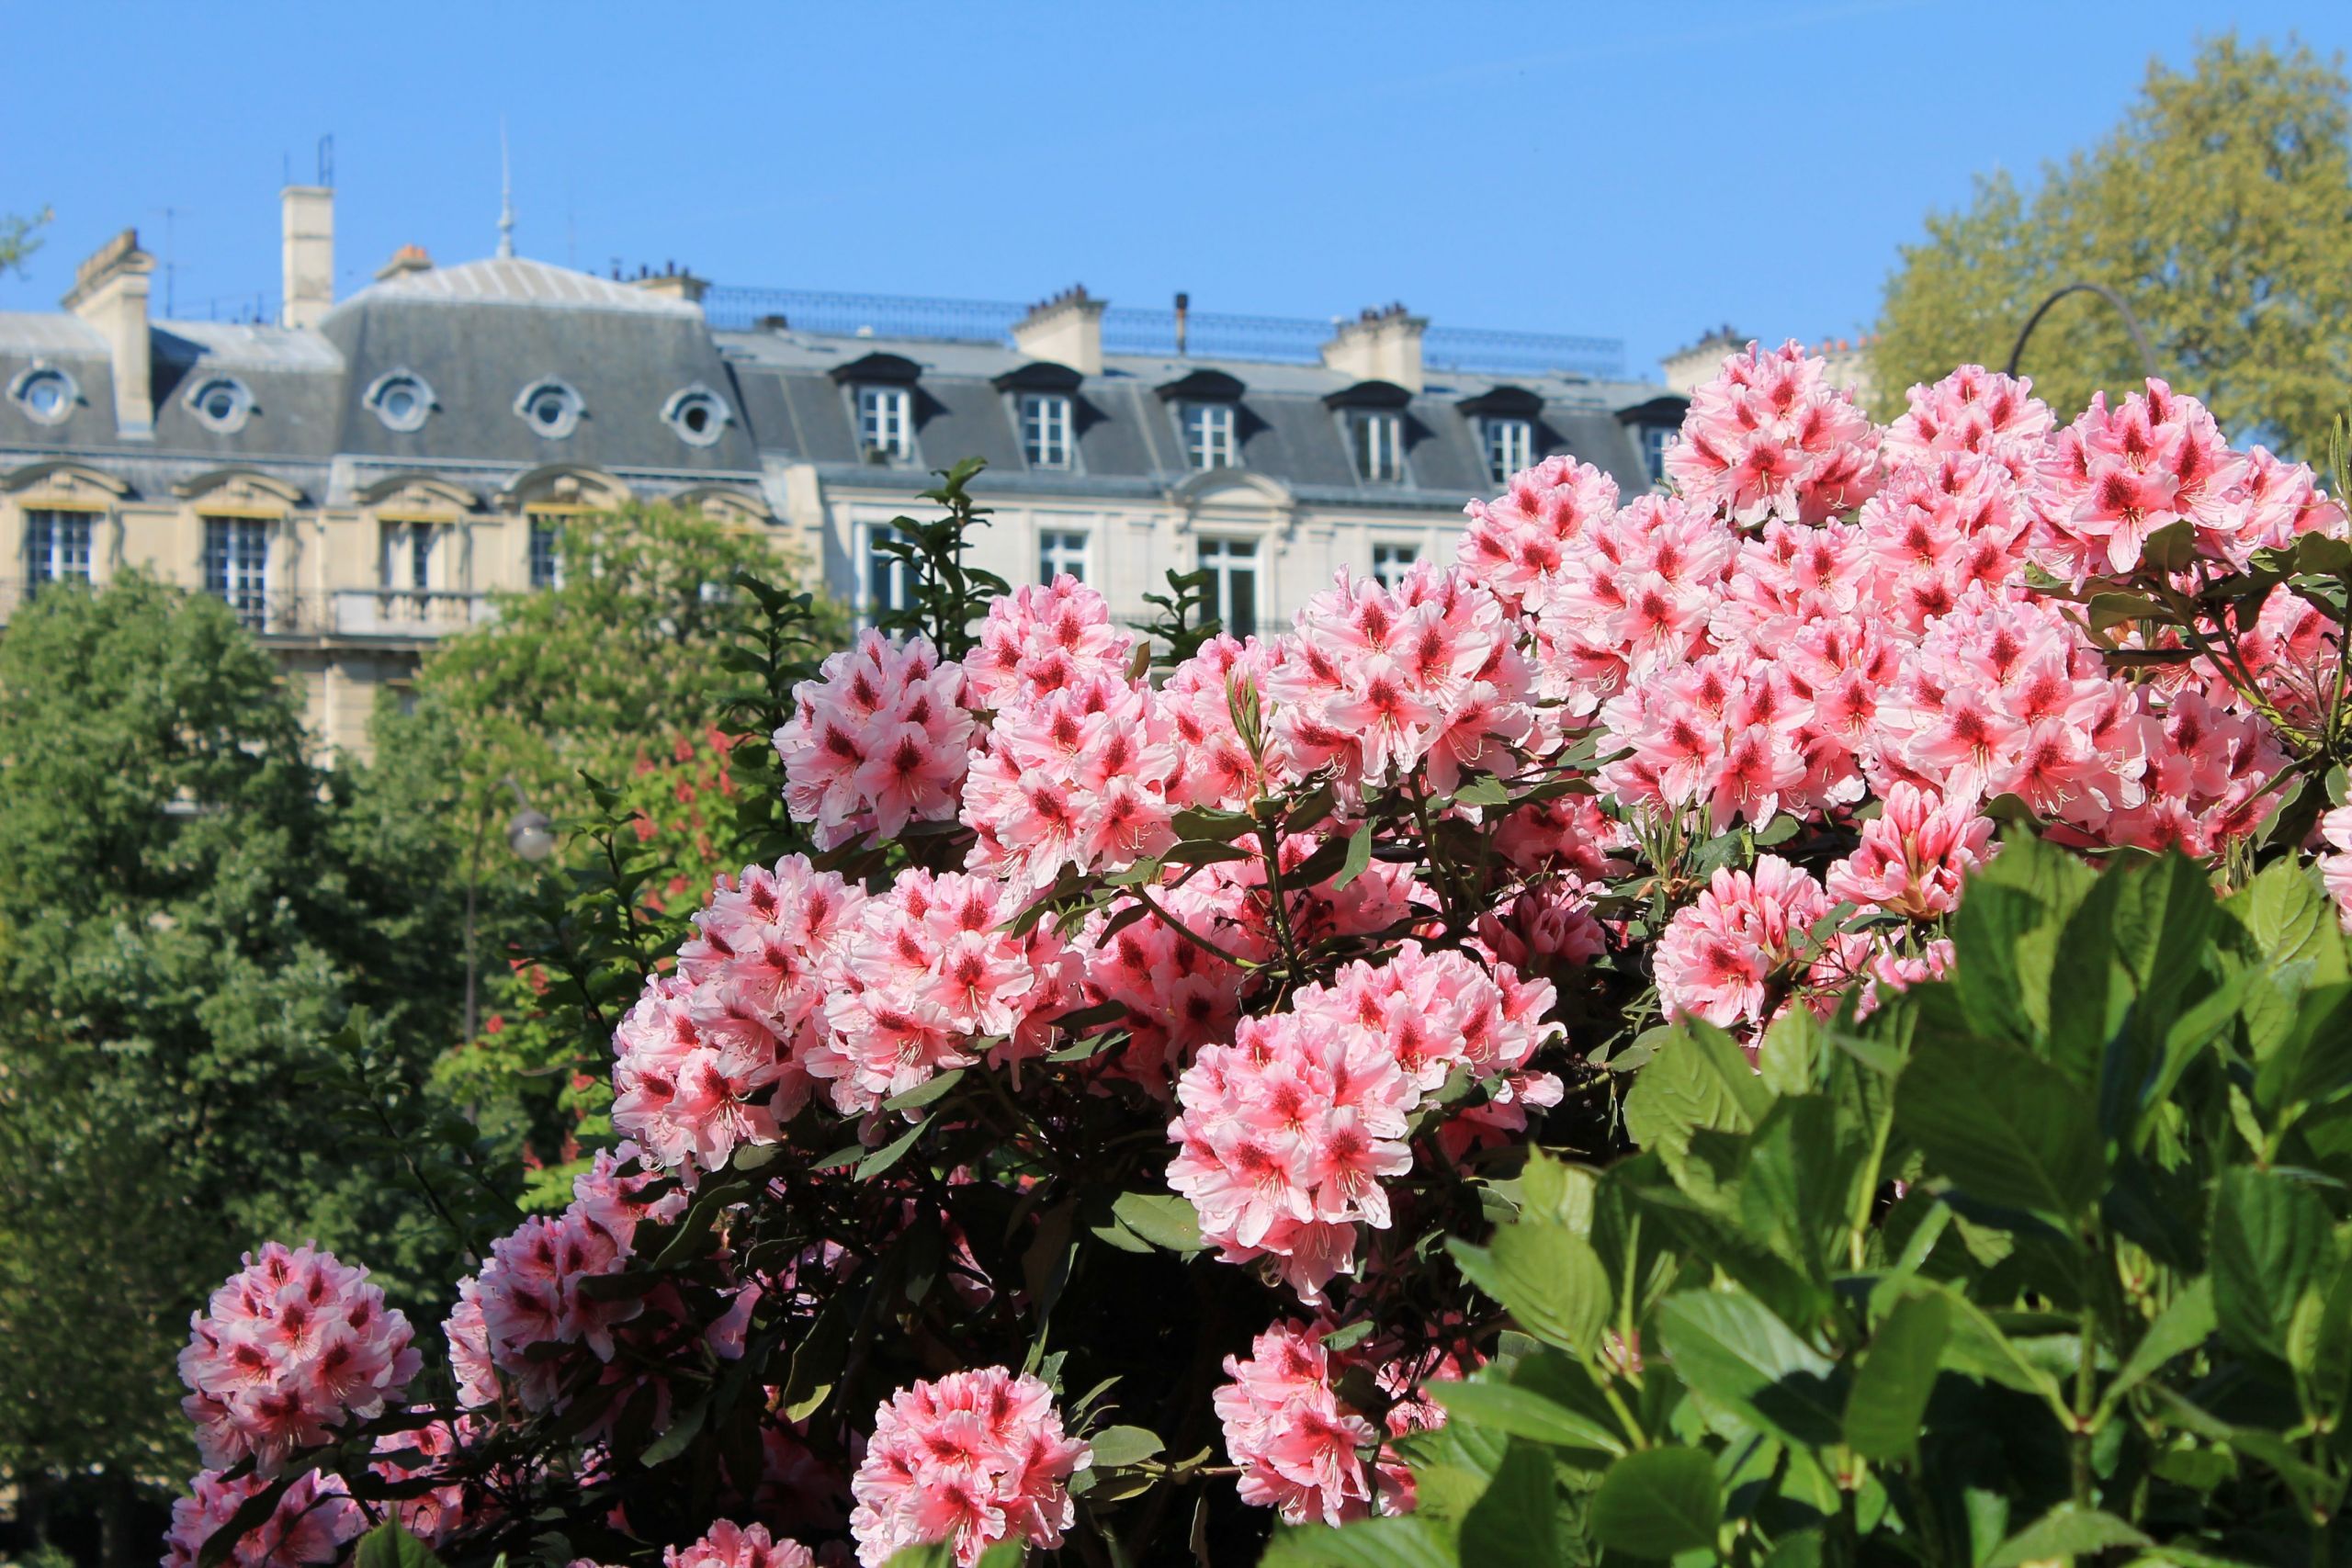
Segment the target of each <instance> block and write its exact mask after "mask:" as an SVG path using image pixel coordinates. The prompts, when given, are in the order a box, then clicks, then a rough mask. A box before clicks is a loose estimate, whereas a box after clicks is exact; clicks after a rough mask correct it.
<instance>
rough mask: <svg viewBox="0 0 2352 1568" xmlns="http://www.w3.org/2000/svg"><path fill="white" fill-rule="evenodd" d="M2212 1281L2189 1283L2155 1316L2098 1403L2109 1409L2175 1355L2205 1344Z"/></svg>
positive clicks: (2209, 1325)
mask: <svg viewBox="0 0 2352 1568" xmlns="http://www.w3.org/2000/svg"><path fill="white" fill-rule="evenodd" d="M2213 1322H2214V1319H2213V1282H2212V1280H2211V1279H2199V1280H2195V1281H2193V1282H2191V1283H2190V1284H2189V1285H2188V1288H2187V1289H2185V1290H2183V1291H2182V1292H2180V1294H2178V1295H2177V1296H2175V1297H2174V1298H2173V1299H2172V1304H2171V1305H2169V1306H2167V1307H2165V1310H2164V1311H2163V1312H2161V1313H2159V1314H2156V1320H2155V1322H2154V1323H2152V1324H2150V1325H2148V1331H2147V1332H2146V1333H2145V1334H2143V1335H2141V1336H2140V1343H2139V1344H2137V1345H2135V1346H2133V1347H2132V1348H2131V1355H2130V1357H2128V1358H2127V1359H2125V1360H2124V1363H2123V1364H2122V1365H2121V1366H2120V1367H2118V1368H2117V1369H2116V1371H2115V1379H2114V1381H2113V1382H2109V1384H2108V1385H2107V1392H2106V1393H2104V1394H2103V1395H2101V1396H2100V1399H2099V1404H2101V1406H2102V1407H2104V1408H2107V1409H2110V1410H2111V1409H2113V1408H2114V1407H2115V1406H2116V1405H2117V1404H2120V1403H2121V1402H2122V1400H2123V1396H2124V1395H2125V1394H2128V1393H2131V1391H2132V1390H2133V1389H2135V1388H2137V1387H2139V1386H2140V1385H2141V1384H2142V1383H2143V1382H2147V1380H2148V1379H2150V1378H2152V1377H2154V1375H2155V1374H2156V1373H2158V1372H2160V1371H2163V1370H2164V1368H2165V1363H2167V1362H2169V1361H2170V1360H2172V1359H2173V1358H2175V1357H2176V1356H2185V1355H2187V1354H2188V1352H2189V1351H2191V1350H2194V1349H2195V1348H2197V1347H2198V1346H2199V1345H2202V1344H2203V1343H2205V1337H2206V1336H2207V1335H2210V1334H2211V1333H2212V1332H2213Z"/></svg>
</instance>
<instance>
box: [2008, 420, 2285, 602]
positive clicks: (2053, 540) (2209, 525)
mask: <svg viewBox="0 0 2352 1568" xmlns="http://www.w3.org/2000/svg"><path fill="white" fill-rule="evenodd" d="M2245 467H2246V459H2245V458H2244V457H2240V456H2239V455H2238V454H2237V453H2235V452H2233V451H2232V450H2230V444H2229V442H2228V440H2227V439H2226V438H2224V437H2223V436H2222V431H2221V427H2220V426H2219V425H2217V424H2215V423H2213V416H2212V415H2211V414H2210V413H2208V412H2205V405H2204V404H2202V403H2200V402H2199V401H2198V400H2196V399H2195V398H2185V397H2182V396H2180V395H2179V394H2177V393H2176V392H2175V391H2174V390H2173V389H2171V388H2170V387H2168V386H2166V385H2165V383H2163V382H2162V381H2158V380H2155V379H2154V378H2151V379H2150V380H2149V382H2148V389H2147V392H2146V394H2145V395H2144V396H2143V395H2142V394H2140V393H2138V392H2134V393H2132V394H2131V396H2129V397H2127V398H2125V399H2124V400H2123V401H2122V402H2121V403H2120V404H2119V405H2118V406H2117V407H2115V408H2113V409H2109V407H2108V406H2107V394H2106V393H2104V392H2094V393H2092V394H2091V406H2090V407H2089V408H2088V409H2086V410H2085V411H2084V412H2083V415H2082V417H2081V418H2080V419H2077V420H2076V421H2075V423H2073V424H2071V425H2068V426H2067V427H2066V428H2065V429H2064V430H2062V431H2060V432H2058V434H2056V435H2055V436H2054V437H2052V440H2051V443H2050V445H2049V446H2048V448H2047V449H2046V450H2045V452H2044V454H2043V457H2042V463H2041V471H2042V477H2043V479H2045V481H2046V482H2047V484H2048V485H2049V488H2050V491H2051V493H2052V505H2051V508H2050V511H2049V513H2048V515H2047V517H2046V519H2045V527H2044V529H2043V531H2042V534H2041V539H2040V547H2041V555H2042V558H2043V561H2044V564H2045V565H2047V566H2048V567H2049V568H2050V569H2051V570H2052V571H2055V572H2057V573H2059V574H2060V575H2061V576H2068V577H2072V578H2074V579H2075V581H2081V580H2082V579H2084V578H2086V577H2088V576H2092V575H2095V574H2098V573H2101V572H2106V571H2109V570H2113V571H2117V572H2124V571H2129V570H2131V569H2132V568H2133V567H2135V566H2137V565H2139V564H2140V553H2141V549H2142V547H2143V546H2144V545H2145V544H2146V543H2147V540H2148V536H2149V535H2151V534H2154V533H2155V532H2156V531H2157V530H2158V529H2160V528H2165V527H2169V526H2170V525H2173V524H2175V523H2179V522H2184V521H2185V522H2188V523H2190V524H2193V525H2195V526H2196V527H2197V529H2198V531H2199V535H2200V536H2205V537H2200V541H2199V542H2200V546H2201V547H2204V549H2205V550H2206V553H2209V554H2213V555H2226V554H2227V551H2226V550H2225V549H2224V548H2223V547H2222V545H2221V543H2220V541H2221V540H2222V539H2224V538H2231V537H2233V536H2234V532H2235V530H2234V528H2233V518H2232V516H2231V513H2230V508H2229V506H2228V504H2227V502H2228V498H2229V495H2230V492H2231V491H2232V490H2233V487H2234V486H2236V484H2237V483H2238V481H2239V479H2241V477H2242V476H2243V474H2244V472H2245Z"/></svg>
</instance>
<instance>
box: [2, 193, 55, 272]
mask: <svg viewBox="0 0 2352 1568" xmlns="http://www.w3.org/2000/svg"><path fill="white" fill-rule="evenodd" d="M49 218H50V214H49V209H47V208H43V209H41V210H40V211H39V212H36V213H34V214H33V215H32V216H31V217H30V218H20V217H18V216H17V215H16V214H14V213H0V272H13V271H17V270H18V269H20V268H21V267H23V265H25V258H26V257H28V256H29V255H31V254H33V253H34V252H35V251H37V250H39V249H40V231H41V229H42V228H43V227H44V226H45V225H47V223H48V222H49Z"/></svg>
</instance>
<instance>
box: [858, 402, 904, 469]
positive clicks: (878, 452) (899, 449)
mask: <svg viewBox="0 0 2352 1568" xmlns="http://www.w3.org/2000/svg"><path fill="white" fill-rule="evenodd" d="M914 401H915V400H914V393H913V392H912V391H910V389H907V388H905V387H860V388H859V389H857V438H858V440H859V442H860V443H861V444H862V445H864V446H865V454H866V456H867V457H869V458H872V459H874V460H876V461H877V462H881V461H887V462H892V463H906V462H911V461H913V459H914V455H915V419H914Z"/></svg>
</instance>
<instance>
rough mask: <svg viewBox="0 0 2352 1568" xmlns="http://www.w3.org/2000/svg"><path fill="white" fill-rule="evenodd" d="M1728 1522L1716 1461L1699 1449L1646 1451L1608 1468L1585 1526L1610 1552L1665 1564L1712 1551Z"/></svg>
mask: <svg viewBox="0 0 2352 1568" xmlns="http://www.w3.org/2000/svg"><path fill="white" fill-rule="evenodd" d="M1723 1518H1724V1500H1723V1494H1722V1492H1721V1491H1720V1490H1719V1489H1718V1488H1717V1486H1716V1485H1715V1465H1714V1461H1713V1460H1712V1459H1710V1458H1708V1457H1707V1455H1706V1454H1705V1453H1703V1452H1702V1451H1701V1450H1697V1449H1645V1450H1642V1451H1641V1452H1639V1453H1631V1454H1627V1455H1626V1456H1625V1457H1624V1458H1623V1459H1621V1460H1619V1461H1617V1462H1616V1463H1615V1464H1612V1465H1611V1466H1610V1467H1609V1473H1608V1474H1607V1475H1604V1476H1602V1477H1601V1479H1600V1491H1598V1492H1596V1493H1594V1494H1593V1495H1592V1506H1591V1510H1590V1512H1589V1514H1588V1515H1587V1516H1586V1523H1587V1527H1588V1528H1589V1529H1590V1530H1591V1531H1592V1535H1593V1539H1594V1540H1598V1541H1600V1544H1601V1545H1603V1546H1605V1547H1608V1548H1609V1549H1610V1550H1611V1551H1622V1552H1624V1553H1625V1554H1626V1555H1628V1556H1631V1557H1646V1558H1649V1559H1651V1560H1652V1561H1654V1562H1663V1561H1665V1560H1666V1559H1667V1558H1669V1557H1673V1556H1675V1555H1677V1554H1679V1553H1680V1552H1685V1551H1713V1549H1714V1545H1715V1532H1716V1530H1718V1529H1721V1528H1722V1526H1723Z"/></svg>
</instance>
